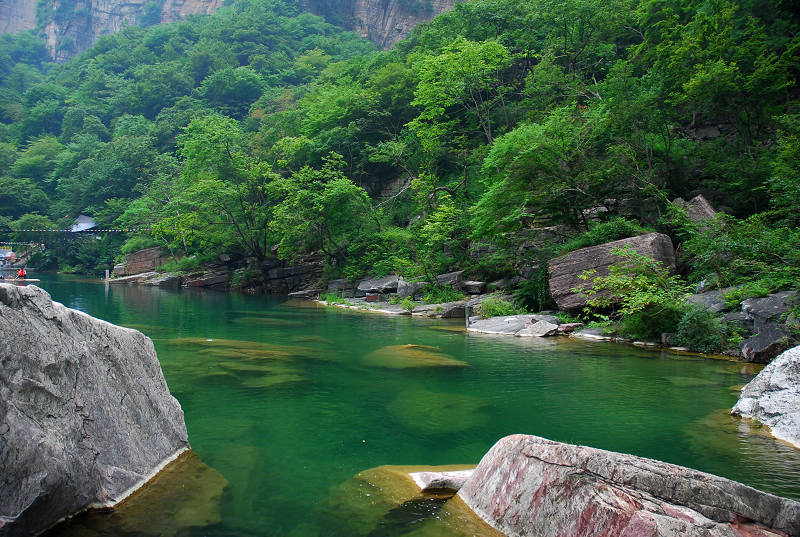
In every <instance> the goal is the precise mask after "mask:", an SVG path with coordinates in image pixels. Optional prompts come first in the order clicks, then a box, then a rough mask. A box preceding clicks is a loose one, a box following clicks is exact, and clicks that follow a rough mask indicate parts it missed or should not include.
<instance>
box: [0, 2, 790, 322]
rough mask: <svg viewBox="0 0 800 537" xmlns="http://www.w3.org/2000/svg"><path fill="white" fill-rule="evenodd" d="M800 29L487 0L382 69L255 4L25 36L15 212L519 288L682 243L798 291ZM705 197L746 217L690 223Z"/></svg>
mask: <svg viewBox="0 0 800 537" xmlns="http://www.w3.org/2000/svg"><path fill="white" fill-rule="evenodd" d="M59 5H61V4H59ZM69 5H70V4H69V3H67V4H63V6H65V7H61V8H59V9H61V10H62V11H63V10H64V9H67V8H68V7H69ZM153 5H155V3H153ZM48 6H51V4H49V3H47V2H43V3H41V10H42V12H43V16H44V15H47V16H48V17H55V16H61V15H59V14H58V13H57V12H56V11H57V10H56V11H53V10H52V9H50V8H48ZM331 6H334V7H335V4H331ZM329 7H330V6H329ZM48 9H49V11H48ZM332 9H333V8H332ZM45 11H47V13H44V12H45ZM62 15H63V13H62ZM141 22H142V25H144V26H147V25H148V24H150V22H153V21H148V20H144V19H143V20H142V21H141ZM799 29H800V17H798V15H797V13H796V10H793V9H791V6H788V4H785V3H782V2H778V1H768V2H761V3H753V2H744V1H740V2H734V1H729V0H703V1H701V0H676V1H674V2H670V3H666V2H662V1H656V0H625V1H623V2H602V1H600V0H568V1H558V2H556V1H554V0H523V1H519V0H485V1H466V2H463V3H459V4H457V5H456V7H455V8H454V9H453V10H452V11H451V12H448V13H445V14H442V15H440V16H438V17H436V18H435V19H433V20H432V21H430V22H429V23H426V24H423V25H421V26H420V27H418V28H417V29H415V30H414V32H413V33H412V35H411V37H410V38H409V39H407V40H405V41H403V42H401V43H399V44H398V45H397V47H395V49H393V50H390V51H386V52H376V51H375V50H374V47H373V46H372V45H370V44H369V43H367V42H366V41H364V40H363V39H361V38H359V37H358V36H356V35H355V34H352V33H348V32H344V31H342V30H341V29H339V28H337V27H335V26H332V25H331V24H328V23H326V22H324V21H323V20H322V19H321V18H318V17H315V16H312V15H310V14H308V13H304V12H303V11H302V9H301V7H300V4H299V3H297V2H295V1H294V0H237V1H234V2H232V3H231V4H230V5H227V6H225V7H223V8H221V9H220V10H219V11H218V12H217V13H216V14H214V15H212V16H197V17H190V18H189V19H187V20H186V21H183V22H179V23H175V24H170V25H153V26H148V27H146V28H143V27H140V26H139V27H137V26H129V27H126V28H124V29H123V30H122V31H121V32H119V33H117V34H114V35H109V36H105V37H103V38H102V39H101V40H100V41H99V42H98V43H97V45H96V46H95V47H93V48H92V49H90V50H89V51H87V52H86V53H85V54H84V55H83V56H81V57H78V58H75V59H74V60H72V61H70V62H69V63H67V64H64V65H52V64H48V63H47V62H45V61H43V58H44V56H45V54H46V51H45V49H44V47H43V45H42V44H41V43H40V42H37V41H36V40H35V38H33V37H32V36H31V35H21V36H15V37H8V36H3V37H2V40H3V41H2V43H3V47H0V50H2V51H3V52H2V53H0V164H3V166H2V171H0V175H2V177H0V217H2V221H3V222H6V223H8V224H9V225H10V227H11V228H12V229H16V228H17V227H18V226H20V225H21V223H24V222H25V221H26V220H24V218H29V219H30V218H33V217H37V218H45V219H47V220H48V221H49V222H51V223H52V224H53V225H55V224H56V223H58V224H59V225H61V226H64V225H68V224H69V223H70V222H71V220H72V219H73V218H74V217H75V216H77V215H78V214H81V213H83V214H90V215H92V216H93V217H94V218H95V219H96V220H97V221H99V222H100V223H101V224H103V225H106V226H120V227H137V228H150V229H152V231H151V232H148V233H146V237H145V238H141V237H130V236H128V237H124V238H126V239H128V240H131V241H139V242H138V243H143V242H142V241H145V242H147V243H148V244H149V243H152V242H155V243H157V244H161V245H162V246H164V247H165V248H167V249H168V250H170V251H172V252H174V253H176V254H181V255H184V256H192V255H195V256H198V257H197V258H203V259H205V258H214V257H215V256H216V255H218V254H221V253H226V254H228V255H229V256H231V257H232V258H233V259H234V261H235V262H238V263H240V264H242V265H248V266H247V269H248V273H251V274H253V273H255V274H258V273H259V272H260V271H261V268H262V267H263V266H266V265H265V261H267V260H268V258H269V257H272V256H275V255H277V256H279V257H282V258H284V259H287V260H295V259H298V258H302V256H304V255H305V254H309V253H322V254H323V255H324V257H325V259H326V263H327V270H328V272H327V273H328V274H330V275H343V276H347V277H353V278H355V277H358V276H360V275H362V274H364V273H365V272H370V271H372V272H374V273H375V274H386V273H390V272H394V273H400V274H402V275H405V276H407V277H418V276H420V277H426V278H430V277H431V276H432V275H435V274H436V273H440V272H445V271H448V270H454V269H466V270H467V274H468V275H469V276H470V277H474V278H485V279H500V278H503V277H512V276H514V275H515V273H517V272H518V271H519V270H520V269H522V268H523V267H530V266H543V263H544V262H545V261H546V260H547V258H548V257H549V256H552V255H557V254H558V253H560V252H564V251H567V250H570V249H574V248H579V247H582V246H587V245H591V244H597V243H599V242H604V241H608V240H615V239H619V238H623V237H626V236H630V235H633V234H636V233H639V232H641V231H643V230H649V229H659V230H666V231H669V232H670V233H671V234H672V235H673V236H674V238H675V240H676V242H683V246H682V249H683V251H685V252H686V253H687V257H686V259H687V261H688V263H689V265H688V268H687V270H688V272H690V274H684V276H688V277H689V278H690V279H693V280H694V279H700V278H703V277H705V276H708V275H710V274H712V273H713V274H716V276H715V277H717V278H719V281H720V283H721V284H723V283H753V282H760V284H759V285H762V287H763V286H767V287H769V288H770V289H775V288H780V287H787V286H796V282H797V276H798V267H799V266H800V261H799V260H798V259H796V255H795V254H793V253H792V249H794V250H793V251H794V252H796V251H800V249H798V248H796V247H795V246H796V241H795V238H796V235H797V233H798V231H797V226H798V224H800V222H799V221H798V216H797V215H798V214H800V208H798V201H797V200H798V195H800V186H798V185H800V180H799V179H798V177H800V161H798V158H797V154H798V147H800V146H799V145H798V144H799V143H800V142H798V140H800V127H798V124H799V123H800V120H798V117H800V116H799V114H800V101H799V100H798V87H797V77H798V68H799V67H800V60H798V54H800V38H798V37H797V36H798V30H799ZM697 193H704V194H705V195H706V197H708V198H709V199H710V200H711V202H712V203H713V204H714V205H715V206H717V207H726V208H727V210H728V211H729V213H731V215H730V216H728V217H725V218H722V219H721V220H720V221H719V222H717V223H713V224H709V225H708V226H705V227H699V226H685V225H683V224H681V223H679V222H676V221H669V220H668V219H665V218H664V217H665V215H667V213H668V212H669V211H670V209H669V203H668V200H670V199H673V198H675V197H678V196H681V197H684V198H686V199H688V198H690V197H692V196H693V195H695V194H697ZM665 226H666V227H665ZM6 236H7V237H11V238H13V237H16V236H17V235H15V234H13V233H6ZM543 237H544V238H543ZM781 237H782V238H781ZM570 239H571V240H570ZM115 241H116V242H115ZM148 241H150V242H148ZM99 242H103V244H104V245H105V246H104V247H106V246H107V248H108V249H111V248H112V247H116V248H118V247H119V242H121V241H120V240H117V239H114V240H111V239H110V238H108V239H103V241H99ZM131 244H133V242H132V243H131ZM53 248H54V249H55V251H56V252H59V255H61V256H62V258H63V259H64V262H65V263H68V264H69V265H71V266H76V265H81V266H86V267H87V268H90V267H89V265H90V264H91V263H89V264H86V263H85V262H84V261H81V262H78V261H77V259H76V257H75V256H76V255H77V254H74V253H70V252H71V251H72V250H74V248H73V247H72V246H70V247H69V248H67V247H66V246H65V245H60V246H59V245H58V244H55V245H54V246H53ZM70 248H72V250H70ZM77 248H78V250H80V249H81V248H88V246H81V245H78V246H77ZM87 251H88V250H87ZM104 251H105V250H104ZM64 256H66V257H64ZM112 257H113V256H112ZM100 258H102V259H103V261H102V262H101V261H98V264H101V263H108V262H110V261H107V260H108V259H109V256H108V255H107V254H105V253H103V254H102V255H100V257H99V258H98V259H100ZM82 259H84V260H85V259H87V257H86V256H83V257H82ZM537 274H546V273H545V272H542V271H541V270H540V271H539V272H537ZM529 287H530V289H528V290H527V291H526V290H523V291H522V292H521V293H519V294H520V297H521V298H520V300H521V302H525V301H528V302H530V303H531V304H533V303H535V304H537V305H539V306H542V305H544V304H546V303H547V297H546V293H542V289H544V288H545V286H543V285H542V282H538V283H535V284H530V285H529ZM526 297H528V298H526Z"/></svg>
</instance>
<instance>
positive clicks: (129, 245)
mask: <svg viewBox="0 0 800 537" xmlns="http://www.w3.org/2000/svg"><path fill="white" fill-rule="evenodd" d="M153 246H158V242H156V241H155V239H153V238H152V237H149V236H147V235H137V236H135V237H131V238H130V239H128V240H127V241H125V244H123V245H122V253H123V254H131V253H133V252H138V251H139V250H144V249H145V248H152V247H153Z"/></svg>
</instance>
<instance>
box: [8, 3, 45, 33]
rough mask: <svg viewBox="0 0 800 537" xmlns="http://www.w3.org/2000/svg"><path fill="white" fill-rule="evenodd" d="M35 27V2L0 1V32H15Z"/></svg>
mask: <svg viewBox="0 0 800 537" xmlns="http://www.w3.org/2000/svg"><path fill="white" fill-rule="evenodd" d="M35 27H36V2H31V1H30V0H2V1H0V34H16V33H17V32H23V31H25V30H30V29H32V28H35Z"/></svg>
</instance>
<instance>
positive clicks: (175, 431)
mask: <svg viewBox="0 0 800 537" xmlns="http://www.w3.org/2000/svg"><path fill="white" fill-rule="evenodd" d="M0 336H2V337H0V475H2V486H1V487H0V488H1V490H2V494H0V535H9V536H16V535H32V534H36V533H38V532H40V531H42V530H44V529H46V528H47V527H49V526H50V525H52V524H53V523H55V522H56V521H58V520H59V519H61V518H63V517H65V516H69V515H72V514H74V513H76V512H79V511H81V510H83V509H86V508H89V507H105V506H112V505H114V504H116V503H118V502H119V501H120V500H122V499H123V498H125V497H126V496H128V495H129V494H130V493H131V492H133V491H134V490H136V489H137V488H139V487H140V486H141V485H142V484H144V483H145V482H147V481H148V480H149V479H150V478H151V477H152V476H153V475H154V474H155V473H156V472H157V471H158V470H159V469H161V468H162V467H163V466H164V465H165V464H166V463H168V462H170V461H171V460H173V459H174V458H175V457H177V455H178V454H180V453H181V452H183V451H184V450H186V449H187V448H188V446H189V444H188V439H187V434H186V426H185V424H184V421H183V412H182V410H181V407H180V405H179V404H178V402H177V401H176V400H175V399H174V398H173V397H172V396H171V395H170V393H169V390H168V388H167V384H166V382H165V381H164V375H163V374H162V372H161V366H160V365H159V362H158V359H157V357H156V353H155V350H154V348H153V343H152V341H150V339H149V338H147V337H146V336H144V335H143V334H141V333H140V332H138V331H136V330H132V329H129V328H122V327H118V326H114V325H112V324H109V323H107V322H105V321H101V320H99V319H95V318H93V317H90V316H89V315H86V314H85V313H81V312H79V311H75V310H72V309H69V308H66V307H64V306H63V305H61V304H59V303H57V302H53V301H52V300H51V299H50V295H48V294H47V293H46V292H45V291H43V290H41V289H39V288H37V287H16V286H13V285H7V284H0Z"/></svg>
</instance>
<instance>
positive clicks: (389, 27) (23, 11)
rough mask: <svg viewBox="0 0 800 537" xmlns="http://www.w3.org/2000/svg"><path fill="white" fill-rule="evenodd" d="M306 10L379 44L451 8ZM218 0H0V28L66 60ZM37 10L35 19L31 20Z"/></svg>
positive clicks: (354, 5) (400, 4) (375, 0)
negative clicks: (105, 39) (39, 42)
mask: <svg viewBox="0 0 800 537" xmlns="http://www.w3.org/2000/svg"><path fill="white" fill-rule="evenodd" d="M301 2H302V4H303V6H304V7H305V8H306V9H308V10H309V11H311V12H313V13H315V14H317V15H320V16H323V17H325V18H327V19H328V20H329V21H330V22H332V23H334V24H338V25H341V26H343V27H344V28H347V29H348V30H354V31H356V32H358V33H359V34H361V35H362V36H364V37H366V38H368V39H370V40H371V41H373V42H374V43H376V44H377V45H378V46H380V47H381V48H382V49H387V48H390V47H391V46H392V45H394V44H395V43H397V42H398V41H399V40H401V39H403V38H404V37H406V36H407V35H408V34H409V33H410V32H411V30H412V29H413V28H414V26H416V25H417V24H419V23H420V22H423V21H426V20H428V19H430V18H432V17H433V16H435V15H437V14H439V13H441V12H443V11H446V10H448V9H450V8H452V7H453V3H454V0H341V1H339V2H337V0H301ZM222 3H223V0H162V1H160V2H159V1H158V0H155V1H154V0H43V1H41V2H40V6H39V7H38V8H37V2H35V1H33V0H0V33H12V34H13V33H18V32H22V31H25V30H34V29H37V28H38V30H39V32H40V33H41V34H42V35H43V36H44V37H45V39H46V41H47V48H48V50H49V51H50V55H51V56H52V58H53V59H54V60H56V61H66V60H68V59H69V58H71V57H73V56H76V55H78V54H80V53H82V52H83V51H85V50H86V49H88V48H89V47H91V46H92V45H93V44H94V43H95V42H96V41H97V40H98V39H99V38H100V36H102V35H105V34H111V33H114V32H118V31H119V30H120V29H121V28H122V27H123V26H124V25H135V24H145V25H149V24H157V23H168V22H174V21H178V20H181V19H183V18H185V17H186V16H187V15H193V14H209V13H213V12H214V11H216V10H217V8H219V7H220V6H221V5H222ZM37 11H38V19H37Z"/></svg>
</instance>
